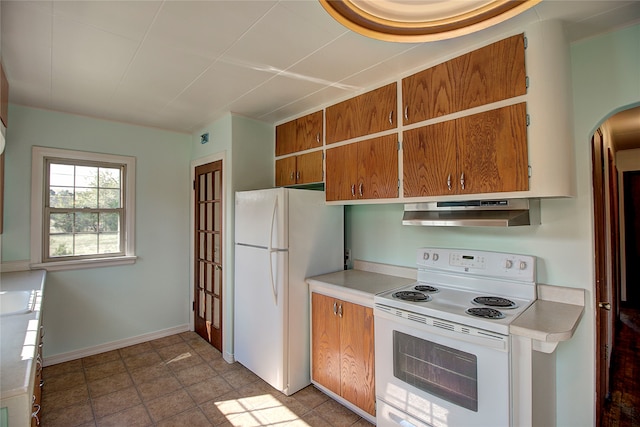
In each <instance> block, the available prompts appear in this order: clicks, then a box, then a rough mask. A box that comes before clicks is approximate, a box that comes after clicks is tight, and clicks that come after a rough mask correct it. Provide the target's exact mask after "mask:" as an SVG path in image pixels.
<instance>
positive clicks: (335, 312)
mask: <svg viewBox="0 0 640 427" xmlns="http://www.w3.org/2000/svg"><path fill="white" fill-rule="evenodd" d="M333 315H334V316H337V315H338V303H337V302H335V301H334V302H333Z"/></svg>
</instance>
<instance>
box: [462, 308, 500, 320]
mask: <svg viewBox="0 0 640 427" xmlns="http://www.w3.org/2000/svg"><path fill="white" fill-rule="evenodd" d="M465 313H467V314H470V315H472V316H476V317H482V318H484V319H503V318H504V314H502V313H501V312H500V311H498V310H496V309H494V308H489V307H474V308H468V309H467V310H466V311H465Z"/></svg>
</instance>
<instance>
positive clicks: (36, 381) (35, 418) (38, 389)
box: [31, 326, 44, 427]
mask: <svg viewBox="0 0 640 427" xmlns="http://www.w3.org/2000/svg"><path fill="white" fill-rule="evenodd" d="M42 336H43V334H42V326H41V327H40V337H39V339H38V350H37V355H36V372H35V375H34V378H33V397H32V412H31V427H38V426H40V425H41V422H40V420H42V386H43V385H44V379H43V378H42V368H43V366H42V360H43V359H42Z"/></svg>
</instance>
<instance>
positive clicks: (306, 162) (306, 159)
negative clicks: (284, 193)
mask: <svg viewBox="0 0 640 427" xmlns="http://www.w3.org/2000/svg"><path fill="white" fill-rule="evenodd" d="M296 164H297V166H296V169H297V171H296V184H311V183H313V182H322V179H323V176H322V151H314V152H311V153H306V154H301V155H299V156H296Z"/></svg>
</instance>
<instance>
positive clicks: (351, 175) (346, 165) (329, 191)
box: [325, 144, 358, 201]
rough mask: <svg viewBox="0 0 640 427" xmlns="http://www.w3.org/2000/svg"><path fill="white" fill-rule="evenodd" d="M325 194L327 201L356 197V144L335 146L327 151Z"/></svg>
mask: <svg viewBox="0 0 640 427" xmlns="http://www.w3.org/2000/svg"><path fill="white" fill-rule="evenodd" d="M326 156H327V158H326V169H327V173H326V178H325V195H326V200H327V201H337V200H351V199H355V198H356V180H357V177H358V167H357V162H358V149H357V145H356V144H347V145H342V146H340V147H335V148H331V149H329V150H327V152H326Z"/></svg>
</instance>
